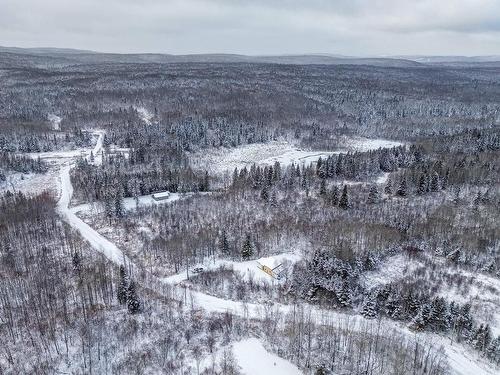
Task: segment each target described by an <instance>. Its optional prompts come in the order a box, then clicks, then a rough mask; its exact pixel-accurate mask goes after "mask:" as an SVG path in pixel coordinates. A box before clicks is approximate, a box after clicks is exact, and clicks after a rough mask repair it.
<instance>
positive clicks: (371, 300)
mask: <svg viewBox="0 0 500 375" xmlns="http://www.w3.org/2000/svg"><path fill="white" fill-rule="evenodd" d="M361 315H363V316H364V317H365V318H367V319H373V318H375V317H376V316H377V300H376V298H375V296H374V295H373V294H370V295H368V296H366V297H365V299H364V301H363V305H362V307H361Z"/></svg>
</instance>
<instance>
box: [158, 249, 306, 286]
mask: <svg viewBox="0 0 500 375" xmlns="http://www.w3.org/2000/svg"><path fill="white" fill-rule="evenodd" d="M301 259H302V256H301V255H299V254H294V253H282V254H276V255H272V256H269V257H265V258H259V259H257V260H248V261H244V262H234V261H230V260H221V259H217V260H212V261H208V262H206V263H200V264H196V265H193V266H191V267H189V268H188V270H187V271H186V270H184V271H181V272H179V273H177V274H175V275H172V276H168V277H165V278H163V279H162V281H163V282H165V283H168V284H179V283H180V282H182V281H185V280H187V279H188V277H189V276H192V275H193V272H192V270H194V269H196V268H203V270H204V271H208V270H216V269H217V268H220V267H223V266H224V267H228V268H232V269H233V270H234V271H236V272H238V273H239V274H240V275H241V277H243V278H245V279H249V278H252V280H255V281H263V282H275V281H277V280H276V279H275V278H273V277H271V276H270V275H268V274H267V273H265V272H264V271H262V270H261V269H260V268H259V265H266V266H268V267H270V268H274V267H276V266H278V265H279V264H284V265H286V264H289V265H291V264H293V263H296V262H298V261H299V260H301Z"/></svg>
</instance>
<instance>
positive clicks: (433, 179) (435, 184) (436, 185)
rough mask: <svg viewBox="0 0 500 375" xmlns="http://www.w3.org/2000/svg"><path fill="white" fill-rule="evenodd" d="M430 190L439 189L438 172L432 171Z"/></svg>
mask: <svg viewBox="0 0 500 375" xmlns="http://www.w3.org/2000/svg"><path fill="white" fill-rule="evenodd" d="M430 188H431V191H433V192H436V191H439V190H441V184H440V181H439V174H438V173H437V172H434V173H433V174H432V177H431V186H430Z"/></svg>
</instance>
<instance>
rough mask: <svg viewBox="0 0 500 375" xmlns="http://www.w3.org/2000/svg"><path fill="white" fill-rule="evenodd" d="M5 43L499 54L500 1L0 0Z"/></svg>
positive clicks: (0, 40) (113, 48)
mask: <svg viewBox="0 0 500 375" xmlns="http://www.w3.org/2000/svg"><path fill="white" fill-rule="evenodd" d="M0 45H3V46H18V47H45V46H51V47H70V48H82V49H91V50H97V51H107V52H162V53H174V54H184V53H208V52H223V53H243V54H253V55H255V54H293V53H332V54H344V55H356V56H368V55H402V54H425V55H492V54H500V0H302V1H301V0H282V1H277V0H43V1H42V0H0Z"/></svg>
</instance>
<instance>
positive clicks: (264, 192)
mask: <svg viewBox="0 0 500 375" xmlns="http://www.w3.org/2000/svg"><path fill="white" fill-rule="evenodd" d="M260 197H261V198H262V199H263V200H265V201H266V202H267V201H268V199H269V191H268V190H267V186H264V187H263V188H262V190H261V192H260Z"/></svg>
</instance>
